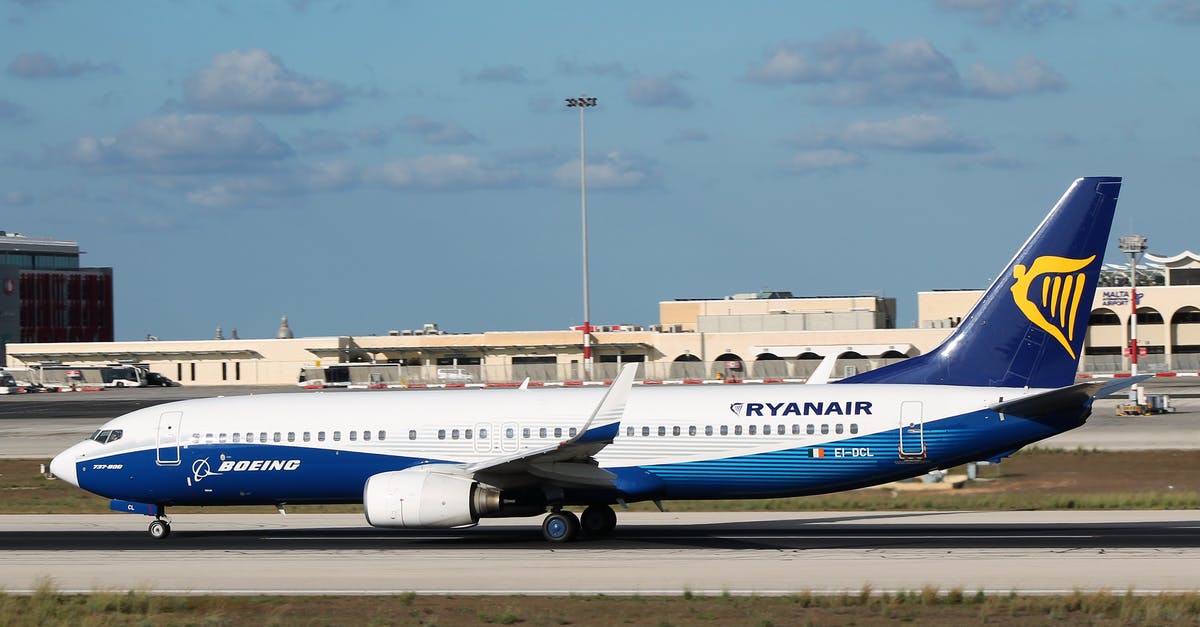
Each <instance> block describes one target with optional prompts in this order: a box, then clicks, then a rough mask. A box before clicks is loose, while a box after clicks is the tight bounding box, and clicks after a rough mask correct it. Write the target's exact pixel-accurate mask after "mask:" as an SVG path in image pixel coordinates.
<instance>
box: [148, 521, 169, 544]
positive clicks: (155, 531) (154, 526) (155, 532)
mask: <svg viewBox="0 0 1200 627" xmlns="http://www.w3.org/2000/svg"><path fill="white" fill-rule="evenodd" d="M169 535H171V525H170V524H169V523H167V521H165V520H156V521H154V522H152V523H150V537H151V538H154V539H155V540H163V539H165V538H166V537H167V536H169Z"/></svg>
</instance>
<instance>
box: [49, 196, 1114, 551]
mask: <svg viewBox="0 0 1200 627" xmlns="http://www.w3.org/2000/svg"><path fill="white" fill-rule="evenodd" d="M1120 188H1121V179H1120V178H1119V177H1088V178H1080V179H1078V180H1076V181H1074V182H1073V183H1072V184H1071V185H1070V187H1069V188H1068V189H1067V191H1066V192H1065V193H1064V194H1063V196H1062V197H1061V199H1060V200H1059V201H1058V202H1057V203H1056V204H1055V205H1054V207H1053V208H1052V209H1051V211H1050V212H1049V214H1048V215H1047V216H1046V217H1045V219H1044V220H1043V221H1042V222H1041V224H1040V225H1039V226H1038V227H1037V229H1036V230H1034V232H1033V234H1032V235H1031V236H1030V237H1029V239H1028V240H1027V241H1026V242H1025V243H1024V244H1023V245H1022V246H1021V248H1020V249H1019V251H1018V252H1017V253H1016V255H1015V256H1014V257H1013V258H1012V260H1010V261H1009V263H1008V264H1007V265H1006V266H1005V267H1004V269H1003V271H1001V272H1000V273H999V274H998V275H997V278H996V279H995V281H994V282H993V283H992V285H991V287H990V288H989V289H988V290H987V292H986V293H985V294H984V296H983V297H982V298H981V299H980V300H979V302H978V303H977V304H976V305H975V307H974V308H973V309H972V310H971V312H970V313H969V314H968V315H967V316H966V317H965V318H964V319H963V320H962V322H961V324H960V325H959V326H958V327H957V328H956V329H955V330H954V332H953V333H952V335H951V336H950V337H948V338H947V339H946V341H945V342H943V343H942V344H941V345H940V346H938V347H937V348H935V349H933V350H932V351H930V352H928V353H925V354H922V355H918V356H916V357H913V358H910V359H907V360H905V361H902V362H898V363H895V364H891V365H889V366H885V367H882V368H879V369H876V370H871V371H867V372H863V373H861V374H858V375H855V376H852V377H849V378H846V379H842V380H840V381H835V382H831V383H825V384H812V385H789V384H780V385H762V386H752V385H740V386H729V385H722V386H678V387H674V386H653V387H651V386H645V387H637V388H635V387H634V385H633V384H634V378H635V374H636V368H637V366H638V364H629V365H626V366H625V367H624V368H623V369H622V370H621V371H620V373H619V374H618V376H617V377H616V378H615V380H614V381H613V382H612V384H611V386H609V387H607V388H591V389H589V388H584V389H551V388H533V389H530V388H529V387H528V386H522V388H521V389H506V390H470V389H467V390H436V391H428V390H427V391H405V390H397V391H387V392H372V393H362V394H355V393H344V394H324V393H316V394H294V393H293V394H266V395H256V396H238V397H227V398H209V399H194V400H185V401H178V402H173V403H167V404H164V405H158V406H154V407H148V408H144V409H139V410H137V411H134V412H131V413H128V414H125V415H123V416H120V417H117V418H115V419H113V420H111V421H109V422H107V423H105V424H104V425H103V426H101V427H100V428H99V429H97V430H96V432H95V433H94V434H93V435H92V436H91V437H90V438H88V439H87V440H85V441H83V442H80V443H78V444H76V445H74V446H72V447H70V448H68V449H67V450H65V451H63V452H62V453H60V454H59V455H57V456H56V457H55V458H54V459H53V461H52V462H51V464H50V469H51V472H52V473H53V474H54V475H55V476H57V477H59V478H60V479H63V480H65V481H68V482H70V483H72V484H74V485H76V486H78V487H80V488H83V489H84V490H87V491H89V492H93V493H95V494H98V495H101V496H104V497H107V498H109V499H111V504H110V506H111V508H112V509H113V510H116V511H120V512H128V513H136V514H143V515H147V516H152V517H153V518H154V520H153V521H152V522H151V523H150V525H149V532H150V535H151V536H152V537H153V538H159V539H161V538H166V537H167V536H169V535H170V533H171V527H170V519H169V518H168V517H167V516H166V510H167V508H168V507H176V506H187V505H203V506H217V505H254V504H259V505H275V506H276V507H278V508H280V511H281V512H283V511H284V510H283V508H284V507H285V506H286V505H289V504H310V503H312V504H315V503H353V504H361V505H362V506H363V511H364V514H365V516H366V522H367V523H369V524H370V525H373V526H375V527H382V528H395V529H420V528H459V527H469V526H472V525H475V524H477V523H478V522H479V520H480V519H481V518H487V517H508V516H514V517H517V516H524V517H533V516H542V515H544V518H543V520H542V525H541V531H542V536H543V537H544V539H545V540H547V541H549V542H554V543H560V542H568V541H572V540H575V539H577V538H581V537H590V538H601V537H605V536H608V535H610V534H612V533H613V532H614V529H615V528H616V524H617V516H616V513H615V512H614V509H613V505H621V506H625V505H627V504H628V503H633V502H643V501H651V502H654V503H655V504H657V505H659V508H660V509H661V508H662V501H663V500H667V499H727V498H738V499H746V498H771V497H791V496H805V495H814V494H823V493H830V492H838V491H843V490H852V489H856V488H862V487H867V486H873V485H878V484H883V483H887V482H891V481H897V480H901V479H906V478H911V477H917V476H920V475H923V474H925V473H928V472H930V471H933V470H936V469H945V468H950V467H953V466H956V465H960V464H964V463H968V462H972V461H981V460H988V459H999V458H1001V457H1004V456H1006V455H1009V454H1011V453H1013V452H1015V451H1017V450H1018V449H1020V448H1021V447H1023V446H1026V445H1028V444H1030V443H1033V442H1037V441H1039V440H1042V439H1044V438H1048V437H1050V436H1053V435H1056V434H1059V433H1062V432H1064V431H1067V430H1069V429H1073V428H1075V427H1078V426H1080V425H1082V424H1083V423H1084V422H1085V421H1086V420H1087V418H1088V416H1089V415H1090V414H1091V407H1092V403H1093V401H1094V400H1095V399H1096V398H1102V397H1104V396H1107V395H1108V394H1111V393H1113V392H1115V391H1117V390H1118V389H1121V388H1123V387H1127V386H1129V385H1132V384H1134V383H1136V380H1134V379H1132V378H1129V379H1115V380H1113V381H1110V382H1107V383H1106V382H1103V381H1088V382H1083V383H1076V382H1075V378H1076V377H1075V375H1076V370H1077V368H1078V363H1079V356H1080V353H1081V352H1082V350H1083V342H1084V336H1085V335H1086V333H1087V325H1088V318H1089V315H1090V306H1089V305H1090V303H1091V301H1092V297H1093V294H1094V291H1095V288H1096V284H1097V280H1098V276H1099V272H1100V267H1101V264H1102V262H1103V254H1104V248H1105V245H1106V242H1107V240H1108V237H1109V229H1110V228H1111V225H1112V220H1113V214H1114V212H1115V210H1116V203H1117V196H1118V193H1119V191H1120ZM568 507H576V508H578V507H583V508H584V509H583V512H582V516H579V515H576V514H575V513H574V512H573V511H571V510H570V509H567V508H568Z"/></svg>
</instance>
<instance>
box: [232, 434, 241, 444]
mask: <svg viewBox="0 0 1200 627" xmlns="http://www.w3.org/2000/svg"><path fill="white" fill-rule="evenodd" d="M241 441H242V434H240V433H235V434H233V443H234V444H237V443H239V442H241Z"/></svg>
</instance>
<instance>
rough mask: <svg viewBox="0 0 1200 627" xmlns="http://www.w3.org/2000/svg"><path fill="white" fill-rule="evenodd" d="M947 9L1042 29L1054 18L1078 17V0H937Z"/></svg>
mask: <svg viewBox="0 0 1200 627" xmlns="http://www.w3.org/2000/svg"><path fill="white" fill-rule="evenodd" d="M935 4H936V5H937V6H938V7H940V8H942V9H943V10H946V11H958V12H961V13H966V14H971V15H974V16H975V17H976V19H978V20H979V21H980V22H982V23H983V24H986V25H988V26H998V25H1003V24H1008V25H1013V26H1020V27H1024V28H1029V29H1034V30H1036V29H1038V28H1041V27H1042V26H1044V25H1045V24H1047V23H1049V22H1051V21H1054V20H1065V19H1071V18H1073V17H1075V6H1076V4H1077V3H1076V1H1075V0H937V1H936V2H935Z"/></svg>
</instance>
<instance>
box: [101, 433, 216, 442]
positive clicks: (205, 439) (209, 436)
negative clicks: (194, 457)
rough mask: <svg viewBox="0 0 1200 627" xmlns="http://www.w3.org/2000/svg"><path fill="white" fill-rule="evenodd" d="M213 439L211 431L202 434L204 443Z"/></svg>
mask: <svg viewBox="0 0 1200 627" xmlns="http://www.w3.org/2000/svg"><path fill="white" fill-rule="evenodd" d="M213 439H214V438H213V434H211V433H205V434H204V443H205V444H212V442H213ZM104 441H105V442H107V441H108V439H107V438H105V440H104Z"/></svg>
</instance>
